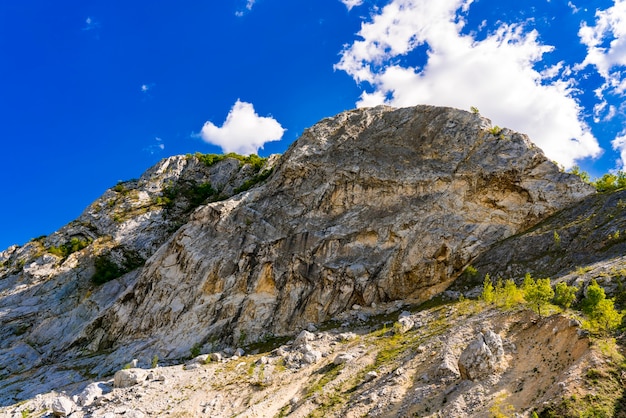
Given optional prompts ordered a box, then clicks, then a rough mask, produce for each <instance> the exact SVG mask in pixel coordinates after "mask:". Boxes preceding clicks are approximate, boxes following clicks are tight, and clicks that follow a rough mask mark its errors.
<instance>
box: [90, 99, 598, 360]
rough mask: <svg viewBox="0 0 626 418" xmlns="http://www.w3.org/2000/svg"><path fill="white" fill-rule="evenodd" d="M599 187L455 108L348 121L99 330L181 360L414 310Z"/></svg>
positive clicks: (167, 252)
mask: <svg viewBox="0 0 626 418" xmlns="http://www.w3.org/2000/svg"><path fill="white" fill-rule="evenodd" d="M591 193H593V189H592V188H591V187H590V186H588V185H586V184H585V183H583V182H582V181H580V179H579V178H578V177H576V176H572V175H570V174H567V173H563V172H561V171H560V170H559V169H558V167H557V166H556V165H554V164H553V163H552V162H550V161H549V160H548V159H547V158H546V157H545V156H544V154H543V152H542V151H541V150H540V149H539V148H537V147H536V146H534V145H533V144H532V142H531V141H530V140H529V139H528V138H527V137H526V136H525V135H523V134H520V133H516V132H513V131H511V130H508V129H502V130H500V129H498V128H492V127H491V126H490V122H489V121H488V120H487V119H484V118H482V117H480V116H479V115H477V114H473V113H469V112H464V111H461V110H456V109H451V108H442V107H432V106H417V107H412V108H402V109H394V108H390V107H376V108H368V109H358V110H353V111H348V112H344V113H342V114H339V115H337V116H335V117H332V118H328V119H324V120H322V121H321V122H319V123H318V124H316V125H315V126H313V127H312V128H310V129H308V130H306V131H305V132H304V133H303V135H302V136H301V138H299V139H298V140H297V141H296V142H295V143H294V144H293V145H292V146H291V147H290V149H289V150H288V151H287V152H286V153H285V154H284V155H283V157H282V158H281V159H280V161H278V163H277V166H276V169H275V172H274V174H273V175H272V176H271V177H270V178H269V179H268V180H267V182H266V183H265V184H264V185H262V186H260V187H258V188H256V189H254V190H251V191H249V192H247V193H244V194H239V195H237V196H234V197H233V198H231V199H229V200H225V201H221V202H215V203H211V204H208V205H206V206H204V207H201V208H200V209H198V210H197V211H196V212H195V213H194V214H193V216H192V218H191V219H190V221H189V222H188V223H187V224H186V225H184V226H183V227H182V228H181V229H180V230H179V231H178V232H177V233H176V234H175V235H174V236H172V238H171V239H170V240H169V241H168V242H167V243H166V244H165V245H164V246H162V247H161V248H160V249H159V250H158V251H157V252H156V253H155V255H154V256H153V257H152V258H151V259H150V260H149V262H148V263H147V265H146V266H145V268H144V269H143V272H142V273H141V275H140V277H139V279H138V281H137V284H136V286H135V287H134V289H133V291H132V292H131V293H129V294H128V295H127V296H126V297H124V298H123V300H121V301H120V302H119V303H118V304H116V306H115V307H114V308H113V309H112V310H110V311H109V312H108V313H107V315H106V317H105V318H104V319H103V321H101V322H100V327H99V328H97V329H93V330H92V332H94V333H95V332H98V333H99V334H100V335H104V337H103V338H102V339H101V341H102V342H101V347H100V348H107V349H113V350H114V352H117V353H118V354H122V353H123V354H124V355H127V356H133V355H135V353H137V352H146V353H147V352H151V353H154V352H155V351H156V352H158V353H159V355H160V356H161V357H168V356H172V357H174V356H182V355H185V354H186V353H188V352H189V348H190V347H191V346H193V345H204V346H205V348H207V349H208V348H210V346H212V345H214V344H218V345H219V344H233V345H236V344H243V343H247V342H251V341H256V340H259V339H262V338H265V337H267V336H271V335H279V334H285V333H289V332H291V331H293V330H295V329H297V328H301V327H304V326H306V324H308V323H311V322H313V323H317V322H320V321H324V320H326V319H329V318H331V317H333V316H334V315H337V314H339V313H340V312H342V311H344V310H346V309H349V308H350V307H351V306H353V305H355V304H358V305H370V304H372V303H379V302H387V301H392V300H398V299H404V300H413V301H420V300H425V299H427V298H428V297H430V296H432V295H434V294H437V293H438V292H441V291H442V290H444V289H445V288H446V287H447V286H448V285H449V283H450V282H451V281H452V280H454V278H455V277H457V276H458V274H459V273H460V272H461V271H462V270H463V268H464V267H465V266H466V265H467V264H468V263H469V262H470V261H471V260H472V259H473V258H475V257H476V256H477V255H479V254H480V253H481V252H482V251H484V250H485V249H486V248H487V247H488V246H490V245H491V244H493V243H494V242H496V241H498V240H501V239H503V238H506V237H509V236H511V235H513V234H516V233H518V232H520V231H521V230H523V229H525V228H528V227H529V226H531V225H533V224H535V223H537V222H538V221H540V220H542V219H544V218H545V217H546V216H548V215H550V214H552V213H554V212H555V211H557V210H559V209H561V208H564V207H566V206H568V205H571V204H572V203H574V202H576V201H578V200H580V199H581V198H583V197H585V196H587V195H589V194H591Z"/></svg>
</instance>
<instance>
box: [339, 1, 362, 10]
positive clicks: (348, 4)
mask: <svg viewBox="0 0 626 418" xmlns="http://www.w3.org/2000/svg"><path fill="white" fill-rule="evenodd" d="M340 1H341V2H342V3H343V4H345V6H346V7H347V8H348V11H350V10H352V8H353V7H358V6H360V5H362V4H363V0H340Z"/></svg>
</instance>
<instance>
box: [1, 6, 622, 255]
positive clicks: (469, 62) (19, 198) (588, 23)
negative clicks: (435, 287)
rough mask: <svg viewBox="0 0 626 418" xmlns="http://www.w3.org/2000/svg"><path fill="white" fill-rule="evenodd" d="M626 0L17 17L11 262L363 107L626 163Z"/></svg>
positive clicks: (9, 146) (603, 167) (568, 155)
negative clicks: (438, 118)
mask: <svg viewBox="0 0 626 418" xmlns="http://www.w3.org/2000/svg"><path fill="white" fill-rule="evenodd" d="M625 92H626V0H606V1H604V0H601V1H585V2H583V1H582V0H571V1H563V0H551V1H546V0H536V1H525V2H502V1H499V0H474V1H471V0H437V1H432V0H385V1H375V0H315V1H312V0H308V1H307V0H293V1H277V0H225V1H219V2H217V1H207V0H181V1H179V2H171V1H163V0H150V1H147V0H134V1H132V2H122V1H119V0H106V1H105V0H59V1H55V2H51V1H47V0H23V1H19V2H17V1H4V2H0V128H1V129H2V131H1V132H2V142H1V143H0V144H1V147H2V151H1V152H0V176H1V177H0V178H2V179H3V186H4V187H3V193H2V196H3V197H2V201H1V202H0V203H1V204H0V231H1V232H0V249H3V248H6V247H8V246H9V245H11V244H23V243H25V242H26V241H28V240H29V239H31V238H33V237H37V236H40V235H44V234H49V233H51V232H53V231H54V230H56V229H58V228H59V227H60V226H62V225H64V224H65V223H67V222H69V221H71V220H72V219H75V218H76V217H77V216H78V215H79V214H80V213H81V211H82V210H83V209H84V208H85V207H86V206H87V205H88V204H89V203H90V202H92V201H93V200H94V199H95V198H97V197H98V196H99V195H101V194H102V193H103V192H104V190H105V189H106V188H108V187H111V186H113V185H114V184H115V183H116V182H117V181H119V180H126V179H130V178H136V177H138V176H139V175H141V173H142V172H143V171H144V170H145V169H147V168H148V167H149V166H151V165H153V164H154V163H156V162H157V161H158V160H159V159H161V158H164V157H167V156H170V155H176V154H184V153H193V152H196V151H199V152H203V153H220V152H222V151H223V150H224V151H236V152H240V153H249V152H258V153H259V154H260V155H263V156H267V155H268V154H270V153H276V152H278V153H281V152H284V150H285V149H286V148H287V147H288V146H289V145H290V144H291V143H292V142H293V141H294V140H295V139H296V138H297V137H298V136H299V135H300V134H301V133H302V131H303V130H304V129H305V128H306V127H309V126H311V125H312V124H314V123H315V122H317V121H318V120H320V119H321V118H323V117H327V116H332V115H334V114H336V113H338V112H341V111H343V110H347V109H351V108H354V107H357V106H370V105H377V104H381V103H386V104H390V105H395V106H409V105H415V104H421V103H426V104H435V105H446V106H453V107H459V108H462V109H468V110H469V108H470V106H475V107H477V108H478V109H479V110H480V112H481V114H482V115H484V116H486V117H488V118H490V119H491V120H492V121H493V123H494V125H499V126H503V127H509V128H512V129H515V130H518V131H521V132H525V133H527V134H528V135H529V136H530V137H531V139H533V140H534V141H535V142H536V143H537V144H538V145H539V146H541V147H542V148H543V149H544V151H545V152H546V154H547V155H548V157H550V158H551V159H554V160H556V161H558V162H559V163H561V164H562V165H564V166H565V167H570V166H572V165H574V164H577V165H579V166H581V167H582V168H583V169H585V170H587V171H589V172H590V173H591V175H592V177H594V176H600V175H601V174H602V173H604V172H606V171H609V170H615V169H621V168H622V167H623V161H624V160H626V130H625V123H624V122H625V120H626V106H625V105H624V94H625Z"/></svg>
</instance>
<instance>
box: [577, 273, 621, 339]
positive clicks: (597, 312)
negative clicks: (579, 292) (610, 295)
mask: <svg viewBox="0 0 626 418" xmlns="http://www.w3.org/2000/svg"><path fill="white" fill-rule="evenodd" d="M582 311H583V312H584V313H585V314H587V316H588V317H589V319H590V322H591V326H592V328H596V329H598V330H600V331H604V332H608V331H612V330H614V329H615V328H617V327H618V326H619V325H620V324H621V322H622V317H623V316H624V314H623V313H622V312H619V311H617V310H616V309H615V304H614V300H613V299H607V298H606V293H605V292H604V289H603V288H602V287H601V286H600V285H599V284H598V282H596V281H595V280H592V281H591V283H590V284H589V286H587V294H586V295H585V298H584V299H583V301H582Z"/></svg>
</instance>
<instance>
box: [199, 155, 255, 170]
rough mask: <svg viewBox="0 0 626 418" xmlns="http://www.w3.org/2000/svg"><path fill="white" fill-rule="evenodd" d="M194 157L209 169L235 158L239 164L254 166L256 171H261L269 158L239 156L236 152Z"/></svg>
mask: <svg viewBox="0 0 626 418" xmlns="http://www.w3.org/2000/svg"><path fill="white" fill-rule="evenodd" d="M193 156H194V157H196V158H197V159H198V160H200V161H201V162H202V163H204V164H205V165H206V166H207V167H211V166H212V165H215V164H217V163H219V162H220V161H222V160H225V159H226V158H234V159H236V160H239V163H240V164H241V165H244V164H250V165H252V167H253V168H254V169H255V171H259V170H260V169H261V167H263V165H264V164H265V162H266V161H267V158H263V157H259V156H258V155H256V154H250V155H247V156H246V155H239V154H236V153H234V152H229V153H228V154H202V153H199V152H196V153H195V154H194V155H193Z"/></svg>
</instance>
